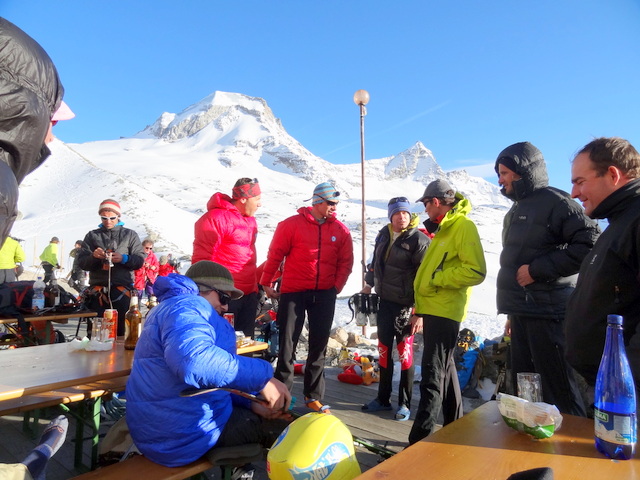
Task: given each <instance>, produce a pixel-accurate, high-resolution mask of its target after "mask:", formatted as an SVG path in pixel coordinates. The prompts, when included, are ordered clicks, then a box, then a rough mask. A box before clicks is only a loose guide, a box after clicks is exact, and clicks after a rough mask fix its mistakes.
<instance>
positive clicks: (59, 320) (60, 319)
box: [0, 311, 98, 342]
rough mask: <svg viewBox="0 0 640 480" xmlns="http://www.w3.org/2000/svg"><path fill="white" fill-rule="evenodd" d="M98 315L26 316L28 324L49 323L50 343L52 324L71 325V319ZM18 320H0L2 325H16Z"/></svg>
mask: <svg viewBox="0 0 640 480" xmlns="http://www.w3.org/2000/svg"><path fill="white" fill-rule="evenodd" d="M97 315H98V314H97V313H96V312H92V311H85V312H74V313H51V314H47V315H25V316H24V320H25V321H26V322H47V323H46V325H45V340H46V341H47V342H48V341H49V338H50V337H51V323H52V322H53V323H63V324H66V323H69V319H71V318H90V317H95V316H97ZM17 323H18V319H17V318H15V317H8V318H0V324H9V325H16V324H17Z"/></svg>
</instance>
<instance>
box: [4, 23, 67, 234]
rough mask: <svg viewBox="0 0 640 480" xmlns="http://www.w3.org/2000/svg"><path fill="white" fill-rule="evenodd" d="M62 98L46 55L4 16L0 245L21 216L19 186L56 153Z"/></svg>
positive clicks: (55, 76)
mask: <svg viewBox="0 0 640 480" xmlns="http://www.w3.org/2000/svg"><path fill="white" fill-rule="evenodd" d="M63 94H64V89H63V88H62V84H61V83H60V78H59V77H58V72H57V70H56V67H55V66H54V64H53V62H52V61H51V59H50V58H49V55H47V52H45V51H44V50H43V49H42V47H41V46H40V45H39V44H38V43H37V42H36V41H35V40H33V39H32V38H31V37H30V36H29V35H27V34H26V33H24V32H23V31H22V30H20V29H19V28H18V27H16V26H15V25H14V24H12V23H11V22H9V21H7V20H5V19H4V18H2V17H0V245H1V244H2V243H3V242H4V239H5V238H6V236H7V235H8V234H9V232H10V231H11V227H12V225H13V222H14V221H15V219H16V217H17V215H18V185H20V182H22V180H23V179H24V177H26V176H27V174H29V173H31V172H32V171H33V170H35V169H36V168H37V167H39V166H40V165H41V164H42V163H43V162H44V161H45V159H46V158H47V157H48V156H49V155H50V153H51V152H50V151H49V149H48V148H47V146H46V145H45V137H46V135H47V133H48V132H49V131H50V130H49V129H50V128H51V126H52V124H51V118H52V116H53V114H54V112H56V110H58V107H59V106H60V102H62V96H63Z"/></svg>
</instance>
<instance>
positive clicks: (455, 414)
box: [409, 180, 487, 444]
mask: <svg viewBox="0 0 640 480" xmlns="http://www.w3.org/2000/svg"><path fill="white" fill-rule="evenodd" d="M417 201H418V202H422V203H423V204H424V206H425V211H426V213H427V215H428V216H429V218H428V220H427V221H425V222H424V225H425V227H426V228H427V231H428V232H431V233H434V237H433V239H432V240H431V245H430V246H429V249H428V250H427V253H426V254H425V256H424V259H423V260H422V263H421V264H420V268H419V269H418V273H417V274H416V279H415V281H414V283H413V287H414V291H415V301H416V310H415V315H414V316H413V317H412V319H411V323H412V324H413V332H414V333H415V332H417V331H420V330H422V329H424V349H423V352H422V380H421V381H420V403H419V405H418V411H417V413H416V418H415V420H414V422H413V427H412V428H411V432H410V433H409V443H410V444H414V443H416V442H417V441H419V440H421V439H423V438H424V437H426V436H427V435H429V434H431V432H432V431H433V428H434V427H435V425H436V421H437V418H438V414H439V413H440V408H442V414H443V416H444V425H447V424H448V423H451V422H453V421H454V420H457V419H458V418H460V417H461V416H462V413H463V412H462V395H461V394H460V385H459V384H458V374H457V372H456V367H455V363H454V360H453V351H454V348H455V346H456V342H457V339H458V330H459V329H460V322H462V320H463V319H464V317H465V316H466V313H467V306H468V304H469V294H470V290H471V288H470V287H471V286H473V285H478V284H480V283H482V282H483V281H484V279H485V276H486V272H487V267H486V263H485V259H484V252H483V250H482V244H481V243H480V236H479V235H478V229H477V228H476V225H475V224H474V223H473V221H471V219H469V217H468V215H469V212H470V211H471V204H470V203H469V200H467V199H466V198H464V197H463V196H462V195H461V194H460V193H459V192H458V193H456V191H455V190H454V189H453V188H451V186H450V185H449V184H448V183H447V182H446V181H444V180H435V181H433V182H431V183H430V184H429V185H427V188H426V190H425V191H424V195H422V197H420V199H419V200H417Z"/></svg>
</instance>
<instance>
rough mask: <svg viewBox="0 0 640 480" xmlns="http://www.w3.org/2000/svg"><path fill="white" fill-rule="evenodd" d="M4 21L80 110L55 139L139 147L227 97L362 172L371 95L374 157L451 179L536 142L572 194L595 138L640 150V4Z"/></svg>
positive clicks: (475, 4) (55, 13)
mask: <svg viewBox="0 0 640 480" xmlns="http://www.w3.org/2000/svg"><path fill="white" fill-rule="evenodd" d="M0 14H1V15H2V16H4V17H5V18H7V19H9V20H10V21H12V22H13V23H15V24H16V25H18V26H19V27H21V28H22V29H23V30H25V31H26V32H27V33H29V34H30V35H31V36H33V37H34V38H35V39H36V40H37V41H38V42H40V44H41V45H42V46H43V47H44V48H45V49H46V50H47V52H48V53H49V54H50V56H51V57H52V58H53V60H54V62H55V63H56V65H57V67H58V70H59V72H60V75H61V77H62V80H63V83H64V85H65V88H66V95H65V100H66V101H67V103H68V104H69V105H70V106H71V108H72V109H73V110H74V111H75V112H76V114H77V117H76V118H75V119H74V120H72V121H69V122H61V123H60V124H58V126H56V128H55V130H54V133H55V134H56V135H57V136H58V137H59V138H60V139H61V140H63V141H65V142H70V143H77V142H88V141H93V140H106V139H114V138H119V137H120V136H125V137H126V136H131V135H133V134H135V133H136V132H137V131H139V130H141V129H143V128H144V127H145V126H146V125H148V124H150V123H152V122H154V121H155V120H156V119H157V118H158V117H159V116H160V114H162V113H163V112H165V111H168V112H176V113H177V112H179V111H181V110H182V109H184V108H186V107H187V106H189V105H190V104H192V103H195V102H197V101H199V100H200V99H202V98H204V97H205V96H207V95H208V94H210V93H212V92H214V91H216V90H222V91H229V92H239V93H244V94H247V95H251V96H257V97H262V98H264V99H265V100H266V101H267V103H268V104H269V106H270V107H271V108H272V110H273V112H274V114H275V115H276V116H277V117H279V118H280V119H281V120H282V123H283V125H284V127H285V128H286V129H287V131H288V132H289V133H290V134H291V135H292V136H293V137H295V138H296V139H297V140H299V141H300V142H301V143H302V144H303V145H304V146H305V147H307V148H308V149H309V150H311V151H312V152H313V153H314V154H316V155H318V156H320V157H322V158H325V159H326V160H328V161H330V162H333V163H355V162H359V160H360V141H359V111H358V107H357V106H356V105H355V104H354V103H353V99H352V98H353V94H354V92H355V91H356V90H358V89H361V88H362V89H366V90H368V91H369V93H370V95H371V101H370V103H369V105H368V115H367V117H366V126H365V130H366V134H365V136H366V158H381V157H386V156H390V155H394V154H396V153H399V152H401V151H403V150H405V149H407V148H409V147H410V146H411V145H413V144H414V143H415V142H416V141H421V142H423V143H424V144H425V145H426V146H427V148H429V149H431V150H432V151H433V153H434V155H435V156H436V159H437V160H438V162H439V163H440V164H441V166H442V167H443V168H445V169H453V168H462V167H470V166H477V165H484V164H487V163H490V164H493V162H494V160H495V158H496V156H497V154H498V153H499V152H500V151H501V150H502V149H503V148H504V147H506V146H508V145H510V144H512V143H514V142H518V141H524V140H528V141H530V142H532V143H534V144H535V145H536V146H538V147H539V148H540V149H541V150H542V152H543V153H544V155H545V158H546V160H547V165H548V168H549V173H550V178H551V184H552V185H554V186H557V187H560V188H564V189H570V178H569V177H570V160H571V159H572V157H573V155H574V153H575V152H576V150H578V149H579V148H580V147H582V146H583V145H584V144H585V143H587V142H589V141H590V140H591V139H592V138H593V137H598V136H613V135H617V136H621V137H624V138H627V139H628V140H630V141H631V142H632V143H633V144H634V145H635V146H636V147H637V148H640V128H639V127H640V121H639V116H640V87H639V84H640V1H639V0H607V1H604V0H601V1H595V0H566V1H565V0H553V1H549V0H540V1H538V2H518V1H513V0H494V1H490V2H481V1H469V0H462V1H457V2H445V1H441V2H434V1H427V0H417V1H413V0H411V1H402V0H399V1H396V2H390V1H384V2H383V1H363V0H359V1H355V0H351V1H344V0H325V1H304V0H298V1H293V0H292V1H284V0H281V1H270V2H268V1H243V0H236V1H232V2H228V1H227V2H222V1H205V0H200V1H195V0H184V1H182V2H176V1H175V0H174V1H165V0H154V1H150V0H136V1H128V2H125V1H120V2H104V1H103V2H97V1H92V0H64V1H60V2H52V1H50V0H47V1H44V0H30V1H24V0H3V1H2V6H1V7H0ZM484 171H485V173H486V171H487V170H486V169H485V170H484ZM472 172H473V173H474V174H477V173H478V171H477V170H472ZM491 178H492V179H493V181H495V177H491Z"/></svg>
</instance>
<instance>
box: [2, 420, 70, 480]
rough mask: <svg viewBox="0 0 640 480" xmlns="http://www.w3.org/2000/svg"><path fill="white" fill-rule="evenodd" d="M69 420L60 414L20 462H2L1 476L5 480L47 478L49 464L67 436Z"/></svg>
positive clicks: (42, 479) (37, 479)
mask: <svg viewBox="0 0 640 480" xmlns="http://www.w3.org/2000/svg"><path fill="white" fill-rule="evenodd" d="M68 428H69V420H67V417H65V416H64V415H60V416H58V417H56V418H54V419H53V420H51V423H49V425H47V426H46V427H45V429H44V431H43V432H42V437H40V442H39V443H38V445H36V446H35V448H34V449H33V450H31V451H30V452H29V453H28V454H27V456H26V457H25V458H24V460H22V462H20V463H4V464H0V478H3V479H4V480H45V479H46V478H47V477H46V475H45V473H46V469H47V465H48V462H49V460H50V459H51V457H53V455H54V453H56V452H57V451H58V449H59V448H60V447H61V446H62V444H63V443H64V439H65V438H66V437H67V429H68Z"/></svg>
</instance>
